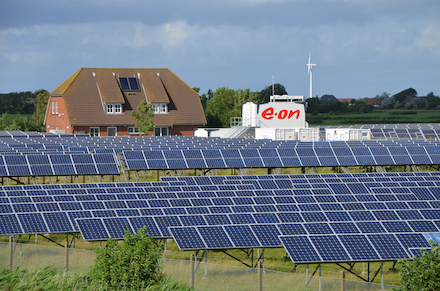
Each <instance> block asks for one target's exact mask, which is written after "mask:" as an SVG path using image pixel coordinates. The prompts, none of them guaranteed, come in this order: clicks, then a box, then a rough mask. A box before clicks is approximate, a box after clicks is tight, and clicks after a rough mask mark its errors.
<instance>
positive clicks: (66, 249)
mask: <svg viewBox="0 0 440 291" xmlns="http://www.w3.org/2000/svg"><path fill="white" fill-rule="evenodd" d="M64 252H65V262H64V270H65V271H66V272H67V271H69V241H68V240H67V239H66V243H65V245H64Z"/></svg>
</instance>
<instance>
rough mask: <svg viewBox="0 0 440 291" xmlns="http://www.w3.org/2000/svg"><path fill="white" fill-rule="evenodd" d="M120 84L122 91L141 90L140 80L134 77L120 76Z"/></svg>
mask: <svg viewBox="0 0 440 291" xmlns="http://www.w3.org/2000/svg"><path fill="white" fill-rule="evenodd" d="M119 85H120V87H121V90H122V91H140V89H139V83H138V80H137V79H136V78H134V77H132V78H124V77H119Z"/></svg>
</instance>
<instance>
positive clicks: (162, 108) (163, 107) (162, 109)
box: [160, 103, 168, 113]
mask: <svg viewBox="0 0 440 291" xmlns="http://www.w3.org/2000/svg"><path fill="white" fill-rule="evenodd" d="M167 112H168V106H167V104H166V103H161V104H160V113H167Z"/></svg>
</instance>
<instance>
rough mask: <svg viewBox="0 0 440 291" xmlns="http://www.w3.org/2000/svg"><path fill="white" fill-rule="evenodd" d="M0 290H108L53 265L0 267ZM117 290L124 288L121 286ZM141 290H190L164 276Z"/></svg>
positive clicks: (83, 275)
mask: <svg viewBox="0 0 440 291" xmlns="http://www.w3.org/2000/svg"><path fill="white" fill-rule="evenodd" d="M0 290H11V291H12V290H108V288H107V287H106V286H104V285H102V284H101V283H100V282H97V281H95V280H93V278H92V277H91V276H90V275H89V274H88V273H86V274H84V273H76V272H64V271H63V270H62V269H60V268H57V267H55V266H47V267H44V268H22V267H19V268H13V269H7V268H4V269H0ZM118 290H126V289H125V288H123V287H121V288H120V289H118ZM142 290H151V291H156V290H157V291H159V290H182V291H183V290H185V291H186V290H190V288H189V287H188V286H186V285H184V284H182V283H178V282H176V281H175V280H173V279H171V278H169V277H165V278H164V280H162V281H161V282H160V283H159V284H157V285H153V286H148V287H146V288H145V289H142Z"/></svg>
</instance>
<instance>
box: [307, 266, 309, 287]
mask: <svg viewBox="0 0 440 291" xmlns="http://www.w3.org/2000/svg"><path fill="white" fill-rule="evenodd" d="M308 280H309V264H307V267H306V287H307V285H308V284H307V281H308Z"/></svg>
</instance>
